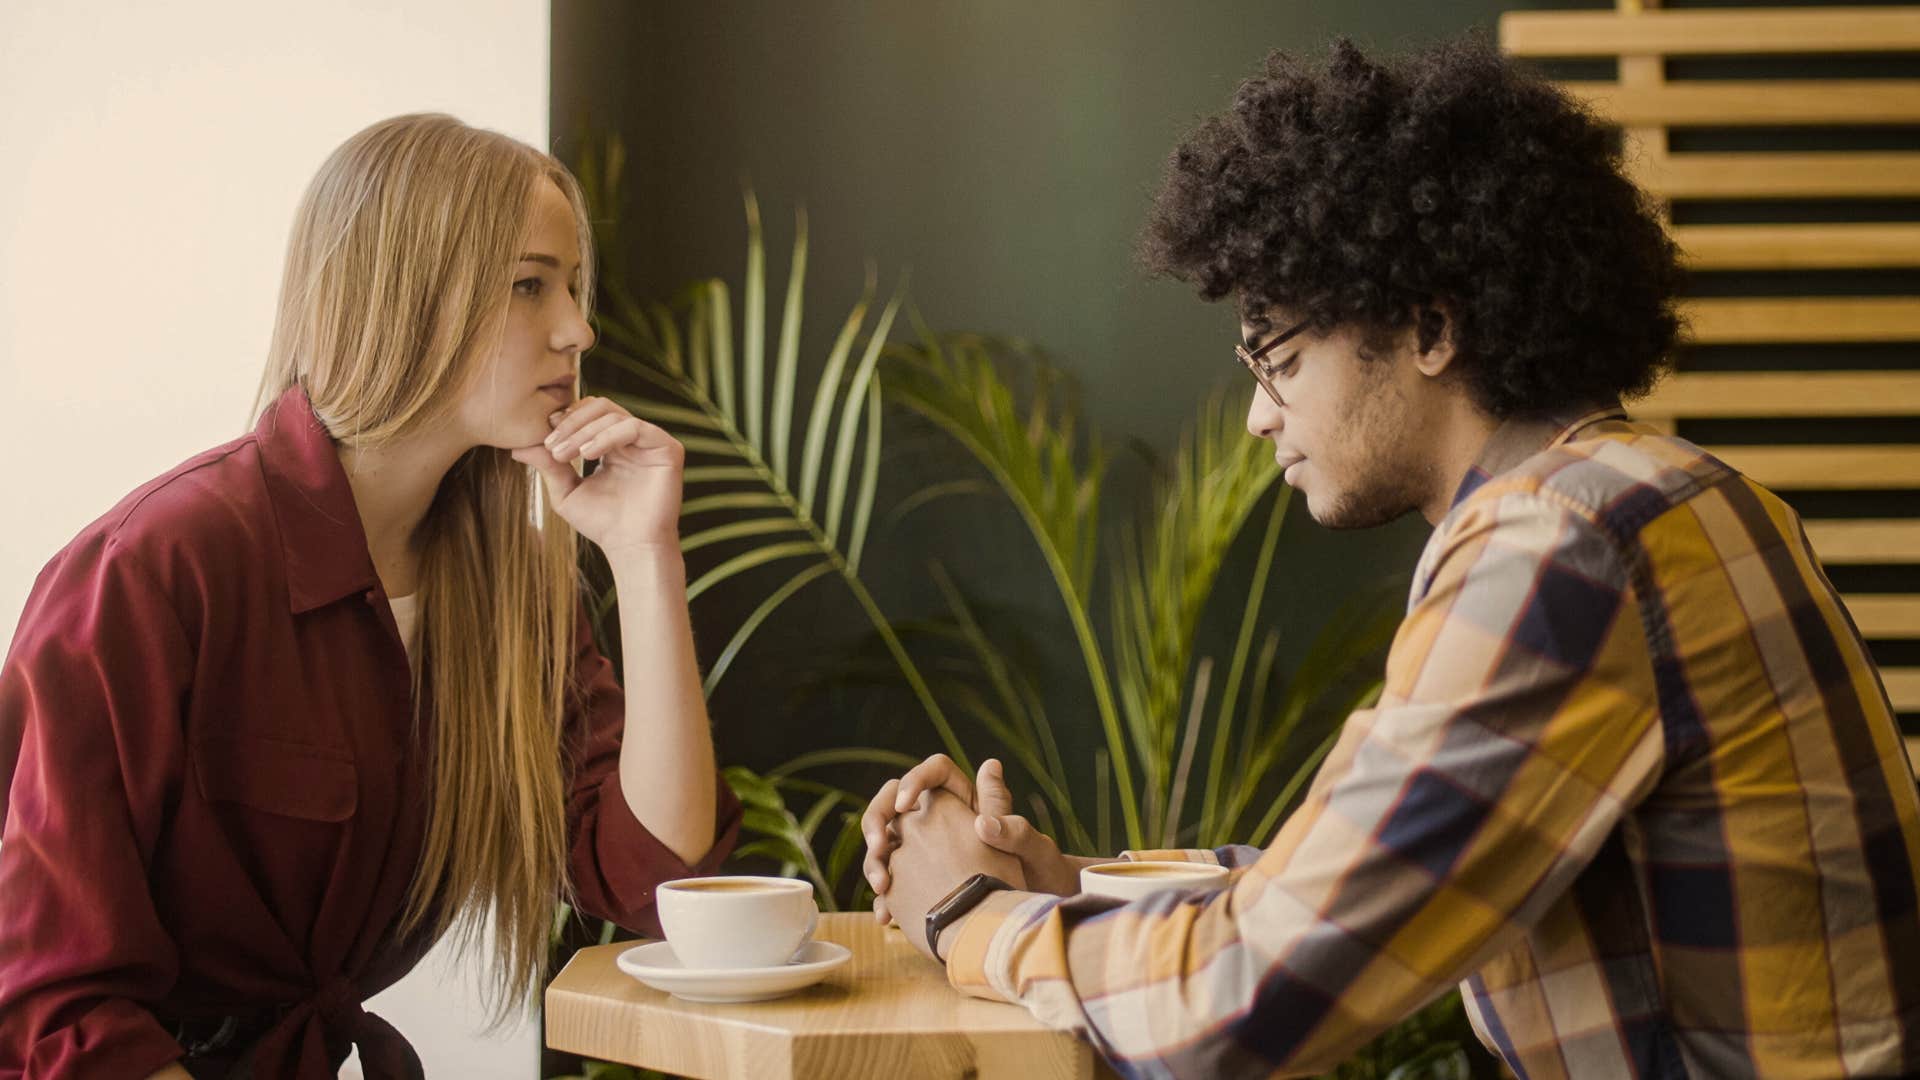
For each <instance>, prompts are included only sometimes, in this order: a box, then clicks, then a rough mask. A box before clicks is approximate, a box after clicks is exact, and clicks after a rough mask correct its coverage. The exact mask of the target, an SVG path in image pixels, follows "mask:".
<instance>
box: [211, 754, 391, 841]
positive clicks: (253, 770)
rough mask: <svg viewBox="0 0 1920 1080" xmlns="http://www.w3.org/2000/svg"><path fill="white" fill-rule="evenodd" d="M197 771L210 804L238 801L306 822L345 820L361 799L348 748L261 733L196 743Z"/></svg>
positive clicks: (357, 776) (243, 804)
mask: <svg viewBox="0 0 1920 1080" xmlns="http://www.w3.org/2000/svg"><path fill="white" fill-rule="evenodd" d="M192 757H193V775H194V781H195V783H197V784H198V785H199V788H200V794H201V796H202V797H204V798H205V799H206V800H207V801H208V802H228V803H239V804H240V805H242V806H247V807H251V808H252V809H255V810H261V811H264V812H266V813H269V814H276V815H279V816H281V817H289V818H299V819H301V820H304V821H328V822H338V821H346V820H348V819H349V818H351V817H353V814H354V811H355V809H356V808H357V807H358V806H359V801H360V775H359V770H358V769H357V768H355V766H354V763H353V762H352V760H350V759H349V758H348V757H347V756H346V754H345V752H344V751H330V750H328V749H326V748H324V747H317V746H305V745H302V744H299V743H291V742H284V741H281V740H279V739H270V738H262V737H260V736H257V735H214V736H205V737H202V738H198V739H195V740H194V742H193V754H192Z"/></svg>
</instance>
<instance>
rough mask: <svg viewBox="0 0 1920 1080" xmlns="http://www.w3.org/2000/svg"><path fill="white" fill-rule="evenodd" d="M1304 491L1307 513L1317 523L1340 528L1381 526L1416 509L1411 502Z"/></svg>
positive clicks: (1347, 529) (1353, 528)
mask: <svg viewBox="0 0 1920 1080" xmlns="http://www.w3.org/2000/svg"><path fill="white" fill-rule="evenodd" d="M1301 494H1303V495H1305V496H1306V497H1307V516H1308V517H1310V518H1312V519H1313V523H1314V524H1315V525H1318V526H1320V527H1321V528H1323V529H1332V530H1336V531H1339V532H1351V531H1354V530H1357V529H1377V528H1379V527H1380V526H1382V525H1386V524H1389V523H1391V522H1394V521H1397V520H1399V519H1400V518H1402V517H1404V516H1406V515H1407V514H1410V513H1412V512H1413V511H1414V510H1415V509H1416V508H1415V507H1414V506H1412V505H1411V504H1409V505H1405V506H1395V505H1388V504H1386V503H1384V502H1370V501H1365V500H1356V499H1353V498H1350V497H1335V498H1331V499H1318V498H1315V497H1314V495H1313V493H1312V492H1308V491H1302V492H1301Z"/></svg>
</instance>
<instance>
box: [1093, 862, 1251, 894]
mask: <svg viewBox="0 0 1920 1080" xmlns="http://www.w3.org/2000/svg"><path fill="white" fill-rule="evenodd" d="M1226 880H1227V868H1226V867H1224V866H1215V865H1213V864H1212V863H1192V862H1160V861H1157V860H1142V861H1139V862H1108V863H1095V864H1094V865H1092V866H1089V867H1086V868H1084V869H1082V870H1081V871H1080V891H1081V892H1084V893H1092V894H1094V895H1095V896H1112V897H1115V898H1118V899H1121V900H1128V901H1132V900H1138V899H1140V898H1141V897H1143V896H1151V895H1153V894H1154V893H1157V892H1160V891H1162V890H1165V889H1205V888H1212V887H1217V886H1220V885H1223V884H1225V883H1226Z"/></svg>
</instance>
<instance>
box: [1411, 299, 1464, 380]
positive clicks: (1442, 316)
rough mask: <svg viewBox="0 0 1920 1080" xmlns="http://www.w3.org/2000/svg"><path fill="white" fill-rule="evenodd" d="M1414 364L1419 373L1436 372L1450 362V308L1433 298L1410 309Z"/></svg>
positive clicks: (1442, 370)
mask: <svg viewBox="0 0 1920 1080" xmlns="http://www.w3.org/2000/svg"><path fill="white" fill-rule="evenodd" d="M1413 332H1414V345H1415V346H1416V348H1417V353H1416V355H1415V356H1414V358H1413V363H1414V366H1415V367H1417V368H1419V369H1420V374H1422V375H1429V376H1431V375H1439V374H1441V373H1443V372H1445V371H1446V370H1447V368H1448V367H1449V366H1451V365H1452V363H1453V357H1454V348H1453V309H1452V308H1451V307H1449V306H1448V305H1447V303H1446V301H1444V300H1435V301H1434V302H1432V303H1430V304H1426V305H1424V306H1422V307H1420V308H1419V309H1418V310H1416V311H1415V312H1414V313H1413Z"/></svg>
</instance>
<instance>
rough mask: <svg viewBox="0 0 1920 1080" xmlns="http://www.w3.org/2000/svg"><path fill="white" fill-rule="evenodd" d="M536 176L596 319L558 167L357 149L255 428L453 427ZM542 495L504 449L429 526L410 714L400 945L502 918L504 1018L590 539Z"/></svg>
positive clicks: (314, 220) (542, 845)
mask: <svg viewBox="0 0 1920 1080" xmlns="http://www.w3.org/2000/svg"><path fill="white" fill-rule="evenodd" d="M542 179H545V180H551V181H552V182H553V183H554V184H555V185H557V186H558V187H559V189H560V190H561V191H562V192H563V193H564V194H565V195H566V197H567V199H568V201H569V202H571V203H572V204H573V210H574V221H575V225H576V228H577V231H578V234H579V243H580V252H581V282H580V296H581V305H582V309H583V315H584V314H586V312H587V310H588V309H589V307H590V299H589V298H590V297H591V296H592V295H593V280H592V272H591V271H592V266H593V249H592V237H591V235H590V232H589V227H588V221H587V215H586V209H585V206H584V202H583V200H582V198H581V193H580V186H579V184H578V183H576V182H575V181H574V179H573V177H572V175H571V174H569V173H568V172H567V170H566V168H565V167H564V166H562V165H561V164H560V163H559V162H558V161H556V160H554V159H553V158H552V157H550V156H548V155H546V154H543V153H541V152H540V151H538V150H535V149H533V148H532V147H529V146H526V145H524V144H522V143H520V142H517V141H515V140H513V139H511V138H508V137H507V136H504V135H500V134H497V133H495V132H491V131H484V130H480V129H478V128H473V127H469V126H467V125H465V124H462V123H461V122H459V121H458V120H455V119H453V118H452V117H450V116H442V115H438V114H418V115H411V116H400V117H395V118H393V119H391V120H385V121H382V122H380V123H377V124H374V125H373V126H372V127H369V128H367V129H365V130H364V131H361V132H360V133H358V134H356V135H354V136H353V137H352V138H350V139H348V140H347V141H346V142H345V143H344V144H342V145H341V146H340V148H339V149H337V150H335V151H334V152H333V154H332V155H331V156H330V157H328V159H327V160H326V162H325V164H323V165H322V166H321V167H320V171H319V173H318V174H316V175H315V176H314V178H313V182H312V183H311V184H310V185H309V186H308V188H307V192H306V195H305V197H304V198H303V199H302V200H301V203H300V208H299V210H298V211H297V212H296V214H295V217H294V223H293V230H292V234H291V236H290V238H289V240H288V244H287V262H286V270H285V275H284V277H283V279H282V282H281V287H280V307H279V313H278V316H277V318H276V320H275V322H274V330H273V343H272V346H271V347H270V349H269V351H268V359H267V369H266V373H265V375H264V377H263V378H262V381H261V386H260V400H259V401H258V402H257V403H256V410H258V409H261V408H264V407H265V406H266V404H268V403H269V402H271V401H272V400H273V399H275V398H277V397H278V396H279V395H280V394H281V393H282V392H284V391H285V390H287V389H288V388H290V387H292V386H293V385H295V384H296V383H298V384H300V385H302V386H304V387H305V389H306V392H307V396H308V398H309V399H310V400H311V401H312V403H313V407H314V411H315V413H316V414H317V415H318V416H319V418H320V420H321V422H322V423H324V424H325V425H326V427H327V430H328V431H329V433H331V434H332V436H333V437H334V439H335V440H336V441H338V442H339V443H341V444H342V445H346V446H373V445H377V444H379V443H381V442H382V441H384V440H387V439H391V438H394V437H396V436H400V435H404V434H408V433H411V432H414V431H418V430H420V429H422V428H425V427H428V426H430V425H433V424H435V423H438V422H441V421H444V420H445V419H446V418H447V417H448V416H449V415H450V414H451V412H452V410H453V408H454V406H455V404H456V403H457V402H458V401H459V400H460V398H461V396H462V393H463V391H464V390H465V389H466V387H467V386H468V385H470V383H471V381H472V380H475V379H478V378H481V377H483V375H484V373H485V368H486V366H487V364H486V360H487V359H488V358H490V357H491V356H492V355H493V354H494V351H495V350H496V349H497V347H498V343H499V340H500V336H501V333H502V331H503V328H504V325H505V313H506V307H507V303H508V300H509V298H510V296H511V290H512V279H513V273H514V268H515V263H516V262H517V260H518V258H519V254H520V252H521V251H522V250H523V248H522V246H521V245H522V244H523V243H524V242H525V239H526V235H527V231H528V225H529V219H530V206H531V202H532V199H533V196H534V193H535V191H536V186H537V185H538V184H539V183H540V182H541V181H542ZM538 485H539V481H538V479H537V477H536V476H535V475H534V474H533V472H532V470H530V469H528V468H527V467H525V466H523V465H520V464H519V463H517V462H515V461H513V460H512V458H511V457H510V456H509V455H508V453H507V451H504V450H496V449H492V448H490V447H477V448H475V449H473V450H470V451H469V452H468V453H467V454H466V455H465V456H463V457H462V458H461V459H460V460H459V462H458V463H457V464H456V465H455V466H454V467H453V469H452V470H451V471H450V472H449V473H448V474H447V476H446V479H445V480H444V481H443V482H442V483H441V486H440V490H439V492H438V494H437V495H436V496H435V498H434V501H433V505H432V508H431V509H430V510H429V511H428V514H427V517H426V520H425V521H424V522H423V524H422V526H421V540H422V544H421V563H420V605H419V611H420V620H419V625H418V629H417V635H418V636H417V638H416V641H417V642H418V645H417V646H416V647H415V648H414V650H413V653H414V689H415V695H414V699H415V701H416V702H424V701H426V700H427V699H428V698H429V697H430V698H431V701H432V709H431V713H430V715H428V716H426V719H428V720H429V721H430V723H431V728H432V744H431V751H430V752H431V754H432V767H431V772H430V775H431V778H432V779H431V785H432V790H431V792H430V798H431V806H430V808H429V816H428V819H427V834H426V843H425V846H424V850H423V852H422V854H421V859H420V864H419V869H418V871H417V872H416V874H415V877H414V881H413V885H412V889H411V891H410V892H409V894H408V900H407V907H406V912H405V915H404V916H403V918H402V931H403V932H413V931H415V930H418V929H419V928H421V927H422V926H426V927H427V929H429V930H430V932H431V933H432V934H433V935H434V936H436V937H438V936H439V935H441V934H445V933H447V932H449V931H451V932H453V933H455V934H456V935H458V940H459V941H460V943H461V944H462V945H463V946H471V945H474V944H477V943H479V942H481V941H482V940H483V939H484V938H485V937H486V932H485V931H486V926H487V916H488V913H489V911H491V913H492V916H493V931H492V939H493V942H494V944H495V952H496V953H497V955H498V957H499V958H500V971H499V975H498V978H497V980H496V981H495V982H494V983H493V984H492V985H491V990H492V995H491V998H492V1004H493V1006H494V1016H495V1019H496V1020H504V1019H505V1018H507V1016H508V1015H509V1013H510V1012H511V1011H512V1008H513V1005H514V1004H515V1003H516V1002H520V1001H531V1000H533V994H534V992H535V991H537V989H538V987H539V984H540V980H541V977H542V976H543V974H544V969H545V964H546V958H547V948H548V935H549V933H550V932H551V925H552V918H553V905H554V902H555V901H556V900H557V899H561V898H564V897H566V896H568V895H570V892H571V889H570V886H569V883H568V880H567V874H566V865H567V835H566V803H567V784H568V779H569V777H568V776H567V773H566V767H565V764H564V762H565V760H566V757H565V754H564V753H563V748H562V746H561V718H562V716H563V713H564V705H565V695H567V694H568V693H569V692H571V691H570V689H569V687H568V679H569V677H570V675H571V672H572V668H573V653H574V626H575V618H576V614H575V604H576V602H577V597H578V592H577V590H578V583H577V581H578V579H577V571H576V566H575V553H576V544H577V541H576V538H575V536H574V532H573V530H572V528H571V527H569V526H568V525H567V523H566V522H565V521H563V520H561V519H560V517H559V516H558V515H557V514H555V513H554V512H553V510H552V507H551V506H550V505H548V501H547V500H546V499H544V498H543V497H542V493H541V491H540V489H539V486H538ZM416 709H417V710H418V706H416ZM419 719H421V715H419V714H418V713H417V715H416V720H419Z"/></svg>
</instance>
